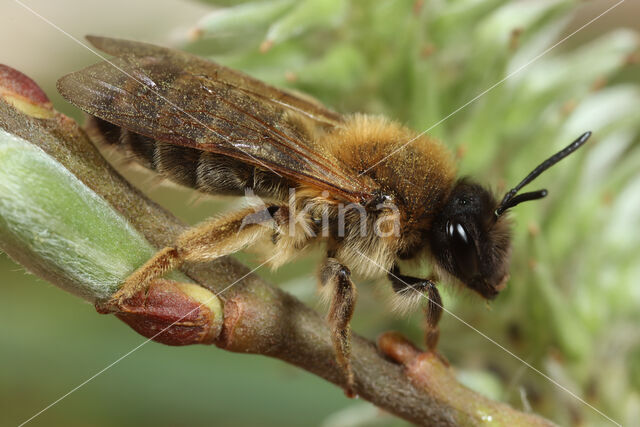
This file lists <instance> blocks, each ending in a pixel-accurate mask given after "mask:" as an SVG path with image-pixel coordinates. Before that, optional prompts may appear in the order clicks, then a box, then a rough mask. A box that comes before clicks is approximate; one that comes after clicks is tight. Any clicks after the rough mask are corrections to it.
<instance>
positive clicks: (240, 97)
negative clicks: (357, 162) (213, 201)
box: [58, 37, 373, 202]
mask: <svg viewBox="0 0 640 427" xmlns="http://www.w3.org/2000/svg"><path fill="white" fill-rule="evenodd" d="M89 40H90V41H91V42H92V43H93V44H94V45H95V46H96V47H98V48H100V49H102V50H104V51H105V52H107V53H110V54H115V55H117V56H116V57H115V58H113V59H111V60H109V61H105V62H101V63H98V64H96V65H93V66H91V67H88V68H85V69H84V70H81V71H77V72H75V73H72V74H69V75H67V76H65V77H63V78H61V79H60V80H59V81H58V90H59V91H60V93H61V94H62V95H63V96H64V97H65V98H67V99H68V100H69V101H70V102H72V103H74V104H75V105H77V106H78V107H80V108H82V109H83V110H85V111H86V112H88V113H89V114H91V115H94V116H96V117H99V118H101V119H103V120H106V121H108V122H110V123H113V124H116V125H118V126H121V127H123V128H126V129H128V130H130V131H132V132H135V133H139V134H142V135H146V136H148V137H151V138H154V139H156V140H158V141H163V142H168V143H171V144H175V145H181V146H185V147H191V148H195V149H198V150H202V151H210V152H215V153H219V154H223V155H227V156H230V157H234V158H237V159H241V160H243V161H246V162H247V163H251V164H254V165H255V166H257V167H261V168H264V169H268V170H271V171H274V172H276V173H277V174H279V175H281V176H284V177H286V178H289V179H292V180H293V181H296V182H302V183H306V184H309V185H313V186H316V187H318V188H323V189H327V190H329V191H330V192H331V193H333V194H334V195H337V196H341V197H343V198H345V199H347V200H350V201H355V202H362V201H363V200H367V199H369V198H370V197H371V193H372V192H373V189H372V188H371V187H370V186H369V185H368V184H366V183H365V182H364V181H363V180H362V179H360V178H358V177H357V176H356V175H355V174H354V173H351V174H349V173H348V172H346V171H344V170H342V168H341V167H340V166H339V162H338V161H337V159H334V158H332V157H331V155H330V154H329V153H327V152H326V151H324V150H323V149H322V146H321V145H320V144H317V143H316V140H315V138H314V134H316V133H317V132H318V131H320V132H322V131H326V130H329V129H330V128H332V127H335V126H340V125H341V122H342V118H341V116H340V115H339V114H337V113H335V112H333V111H331V110H329V109H327V108H325V107H323V106H322V105H321V104H320V103H319V102H317V101H314V100H312V99H306V98H302V97H300V96H297V95H293V94H291V93H287V92H284V91H281V90H278V89H276V88H273V87H271V86H268V85H267V84H265V83H262V82H260V81H259V80H256V79H253V78H251V77H249V76H247V75H245V74H242V73H240V72H237V71H234V70H231V69H229V68H226V67H223V66H221V65H218V64H215V63H213V62H209V61H206V60H204V59H202V58H198V57H196V56H193V55H190V54H187V53H184V52H179V51H174V50H171V49H166V48H162V47H157V46H153V45H149V44H145V43H138V42H132V41H125V40H117V39H108V38H99V37H90V38H89Z"/></svg>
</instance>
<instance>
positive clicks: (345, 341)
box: [320, 258, 357, 397]
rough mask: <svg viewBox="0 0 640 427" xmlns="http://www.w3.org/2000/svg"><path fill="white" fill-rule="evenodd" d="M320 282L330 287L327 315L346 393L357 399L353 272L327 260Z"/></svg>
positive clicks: (334, 260)
mask: <svg viewBox="0 0 640 427" xmlns="http://www.w3.org/2000/svg"><path fill="white" fill-rule="evenodd" d="M320 283H321V285H322V286H323V287H329V289H328V290H330V292H331V305H330V308H329V314H328V316H327V318H328V321H329V325H330V327H331V340H332V342H333V347H334V349H335V352H336V361H337V362H338V365H339V366H340V368H341V369H342V370H343V372H344V374H345V377H346V386H345V394H346V395H347V396H349V397H354V396H355V392H354V377H353V370H352V368H351V327H350V326H349V322H350V321H351V317H353V311H354V308H355V304H356V298H357V290H356V286H355V284H354V283H353V281H352V280H351V272H350V271H349V269H348V268H347V267H345V266H344V265H342V264H341V263H340V262H339V261H338V260H337V259H335V258H327V259H326V260H325V262H324V264H323V265H322V268H321V270H320Z"/></svg>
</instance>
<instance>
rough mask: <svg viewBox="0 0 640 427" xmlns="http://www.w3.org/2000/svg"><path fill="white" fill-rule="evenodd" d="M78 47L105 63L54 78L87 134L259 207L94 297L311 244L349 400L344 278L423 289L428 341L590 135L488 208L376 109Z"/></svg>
mask: <svg viewBox="0 0 640 427" xmlns="http://www.w3.org/2000/svg"><path fill="white" fill-rule="evenodd" d="M89 40H90V41H91V43H93V44H94V45H95V46H96V47H97V48H99V49H101V50H103V51H105V52H107V53H108V54H111V55H114V58H113V59H111V60H109V61H107V62H102V63H99V64H96V65H94V66H91V67H89V68H86V69H84V70H81V71H78V72H75V73H72V74H70V75H67V76H65V77H63V78H62V79H60V81H59V82H58V89H59V91H60V93H61V94H62V95H63V96H64V97H65V98H66V99H68V100H69V101H70V102H72V103H73V104H75V105H77V106H78V107H80V108H81V109H83V110H84V111H86V112H87V113H89V115H90V116H91V117H90V118H89V122H88V130H89V132H90V134H91V135H92V136H93V137H95V138H97V139H99V140H101V141H102V142H104V143H107V144H110V145H112V146H116V147H117V148H119V149H121V150H123V151H124V152H126V153H128V154H129V155H131V156H132V157H133V158H134V159H135V160H136V161H138V162H139V163H141V164H142V165H144V166H146V167H147V168H149V169H152V170H154V171H156V172H158V173H159V174H161V175H163V176H165V177H167V178H169V179H170V180H172V181H174V182H176V183H178V184H182V185H185V186H188V187H193V188H196V189H198V190H200V191H202V192H205V193H211V194H226V195H236V196H243V195H245V194H246V192H247V191H249V192H250V193H252V194H255V195H257V196H259V197H261V198H262V199H263V200H265V204H264V206H263V207H262V208H260V209H256V208H245V209H242V210H240V211H238V212H234V213H231V214H227V215H226V216H222V217H218V218H215V219H211V220H209V221H206V222H204V223H202V224H200V225H198V226H196V227H194V228H192V229H190V230H189V231H187V232H186V233H184V234H183V235H182V236H181V237H180V238H179V239H178V240H177V241H176V242H175V244H174V245H173V246H172V247H168V248H164V249H162V250H161V251H159V252H158V253H157V254H156V255H155V256H154V257H153V258H152V259H151V260H149V261H148V262H147V263H146V264H144V265H143V266H141V267H140V268H139V269H138V270H137V271H135V272H133V274H131V276H129V277H128V278H127V279H126V281H125V282H124V284H123V285H122V287H121V289H120V290H119V291H118V292H117V293H116V294H115V295H114V296H113V297H112V298H111V300H109V301H106V302H104V306H105V307H111V308H112V309H113V310H114V311H115V310H117V308H118V306H119V304H120V303H121V302H122V301H123V300H125V299H127V298H129V297H131V296H132V295H133V294H134V293H136V292H138V291H141V290H144V289H145V288H146V287H147V286H148V283H149V282H150V281H151V280H152V279H154V278H157V277H159V276H161V275H163V274H165V273H166V272H168V271H170V270H172V269H175V268H179V267H180V266H181V265H182V263H185V262H203V261H207V260H212V259H215V258H218V257H221V256H225V255H228V254H231V253H233V252H236V251H239V250H242V249H243V248H245V247H247V246H250V245H253V244H255V243H258V242H266V243H267V244H268V245H270V250H269V254H268V255H270V258H269V261H270V263H271V264H272V265H273V266H278V265H281V264H283V263H285V262H287V261H289V260H290V259H292V258H293V257H294V256H295V255H297V254H298V253H299V252H300V251H302V250H303V249H304V248H306V247H309V246H311V245H321V246H322V247H323V248H324V249H325V250H326V254H327V256H326V258H325V260H324V262H323V264H322V266H321V268H320V274H319V281H320V287H321V289H323V291H325V292H326V293H327V294H328V295H329V300H330V309H329V315H328V320H329V324H330V328H331V334H332V338H333V343H334V346H335V350H336V360H337V362H338V364H339V366H340V367H341V368H342V369H343V370H344V372H345V390H346V391H347V392H349V393H350V392H351V391H352V389H353V386H354V381H355V379H354V377H353V373H352V370H351V365H350V344H349V343H350V328H349V322H350V319H351V317H352V314H353V310H354V305H355V301H356V295H357V292H356V287H355V285H354V283H353V281H352V279H351V274H352V272H353V273H354V274H355V275H356V276H358V277H361V278H373V277H379V276H386V277H388V279H389V281H390V282H391V285H392V287H393V289H394V290H395V291H396V293H397V294H398V295H401V296H407V297H408V298H411V296H415V295H419V296H425V297H426V298H425V300H426V301H428V303H427V304H426V313H427V314H426V316H427V331H426V344H427V347H428V348H429V349H431V350H433V349H435V347H436V344H437V340H438V335H439V332H438V321H439V319H440V317H441V314H442V310H443V308H442V302H441V299H440V295H439V293H438V290H437V282H438V281H440V280H442V281H445V282H453V283H458V284H462V285H464V286H466V287H468V288H469V289H471V290H473V291H475V292H476V293H477V294H479V295H480V296H481V297H483V298H485V299H493V298H495V297H496V295H497V294H498V293H499V292H500V290H502V289H503V288H504V286H505V284H506V281H507V278H508V265H509V257H510V252H511V244H510V240H511V238H510V231H509V228H510V227H509V222H508V219H507V218H506V215H505V212H506V211H507V210H509V209H511V208H513V207H514V206H516V205H518V204H519V203H522V202H524V201H529V200H535V199H540V198H542V197H545V196H546V194H547V192H546V190H539V191H533V192H527V193H519V191H520V190H521V189H522V187H524V186H525V185H527V184H528V183H529V182H531V181H532V180H534V179H535V178H536V177H537V176H538V175H540V174H541V173H542V172H544V171H545V170H546V169H547V168H549V167H550V166H552V165H554V164H555V163H557V162H558V161H559V160H561V159H562V158H564V157H565V156H567V155H568V154H570V153H572V152H573V151H575V150H576V149H577V148H579V147H580V146H581V145H582V144H584V142H585V141H586V140H587V139H588V137H589V136H590V133H589V132H587V133H585V134H583V135H582V136H581V137H580V138H578V139H577V140H576V141H574V142H573V143H572V144H570V145H569V146H567V147H566V148H565V149H564V150H562V151H560V152H558V153H557V154H555V155H554V156H552V157H550V158H549V159H547V160H546V161H544V162H543V163H541V164H540V165H539V166H538V167H536V168H535V169H534V170H533V171H532V172H531V173H530V174H529V175H528V176H527V177H526V178H525V179H524V180H523V181H522V182H520V184H518V185H517V186H516V187H514V188H513V189H512V190H510V191H509V192H508V193H507V194H506V195H505V196H504V197H503V198H502V199H501V200H500V201H499V200H498V199H496V198H495V197H494V195H493V194H492V193H491V192H490V191H488V190H487V189H485V188H484V187H482V186H480V185H478V184H476V183H474V182H473V181H472V180H470V179H467V178H458V177H457V176H456V167H455V164H454V161H453V158H452V156H451V153H450V152H449V150H448V149H447V148H446V147H445V146H444V145H443V144H441V143H440V142H438V141H437V140H435V139H432V138H429V137H428V136H425V135H420V134H417V133H415V132H413V131H412V130H410V129H407V128H405V127H403V126H401V125H399V124H397V123H394V122H392V121H390V120H387V119H385V118H382V117H375V116H367V115H361V114H354V115H340V114H338V113H335V112H333V111H331V110H329V109H328V108H326V107H324V106H322V105H321V104H320V103H319V102H317V101H315V100H313V99H311V98H308V97H305V96H301V95H297V94H294V93H291V92H286V91H282V90H279V89H276V88H273V87H271V86H268V85H266V84H264V83H262V82H260V81H258V80H255V79H253V78H251V77H249V76H247V75H245V74H242V73H240V72H237V71H234V70H231V69H228V68H226V67H223V66H220V65H217V64H215V63H212V62H209V61H206V60H204V59H201V58H198V57H196V56H193V55H190V54H187V53H183V52H179V51H174V50H170V49H166V48H162V47H156V46H153V45H148V44H144V43H138V42H131V41H124V40H116V39H108V38H100V37H89ZM408 141H411V143H409V144H407V142H408ZM400 148H401V149H400ZM396 151H397V152H396ZM392 153H393V154H392ZM390 154H392V155H390ZM420 257H426V258H429V259H431V260H432V264H433V267H434V275H433V276H432V277H429V278H415V277H410V276H407V275H404V274H402V273H401V272H400V268H399V262H400V261H401V260H411V259H417V258H420ZM409 291H411V292H409Z"/></svg>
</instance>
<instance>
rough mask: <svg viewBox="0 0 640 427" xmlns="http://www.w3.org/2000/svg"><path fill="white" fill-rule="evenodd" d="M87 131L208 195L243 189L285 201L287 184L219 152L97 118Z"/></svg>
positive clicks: (231, 192) (133, 158)
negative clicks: (179, 144)
mask: <svg viewBox="0 0 640 427" xmlns="http://www.w3.org/2000/svg"><path fill="white" fill-rule="evenodd" d="M87 128H88V131H89V133H90V134H91V135H92V136H93V137H94V138H95V137H99V139H101V140H103V142H105V143H107V144H108V145H110V146H114V147H115V148H117V149H118V150H120V151H122V152H124V153H125V154H126V155H128V156H129V157H130V158H131V159H132V160H134V161H135V162H137V163H139V164H140V165H142V166H144V167H146V168H148V169H151V170H153V171H155V172H157V173H159V174H161V175H163V176H165V177H166V178H168V179H170V180H171V181H173V182H175V183H177V184H181V185H184V186H187V187H191V188H195V189H198V190H200V191H203V192H206V193H210V194H224V195H236V196H242V195H244V194H245V192H246V190H247V189H251V190H253V192H254V193H255V194H256V195H258V196H261V197H269V198H274V199H279V200H286V197H287V194H288V190H287V187H288V185H287V183H285V182H284V181H283V180H282V179H281V178H280V177H278V176H276V175H275V174H273V173H269V172H268V171H263V170H261V169H258V168H256V167H254V166H253V165H251V164H248V163H245V162H242V161H240V160H237V159H233V158H230V157H227V156H223V155H220V154H215V153H210V152H206V151H201V150H197V149H195V148H190V147H182V146H178V145H173V144H168V143H165V142H159V141H156V140H154V139H153V138H149V137H147V136H144V135H140V134H137V133H134V132H131V131H128V130H127V129H124V128H121V127H119V126H117V125H114V124H112V123H109V122H106V121H104V120H102V119H99V118H97V117H90V118H89V120H88V122H87Z"/></svg>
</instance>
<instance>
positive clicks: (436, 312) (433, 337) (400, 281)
mask: <svg viewBox="0 0 640 427" xmlns="http://www.w3.org/2000/svg"><path fill="white" fill-rule="evenodd" d="M388 277H389V280H390V281H391V285H392V286H393V290H394V291H395V292H396V293H399V294H402V293H406V292H418V293H420V294H422V295H424V296H425V297H426V298H427V300H428V301H427V305H426V308H425V312H426V318H427V322H426V323H427V326H426V331H425V343H426V345H427V349H428V350H429V351H435V350H436V347H437V346H438V338H439V337H440V329H439V328H438V323H439V322H440V318H441V317H442V311H443V307H442V298H441V297H440V292H438V288H436V284H435V283H434V282H433V281H432V280H430V279H418V278H416V277H411V276H405V275H403V274H400V269H399V268H398V266H394V267H393V269H392V270H391V271H390V272H389V274H388Z"/></svg>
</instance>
